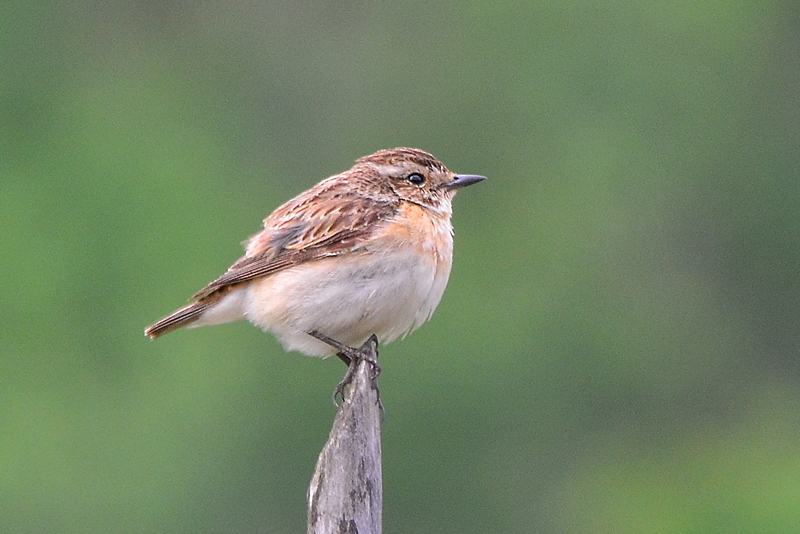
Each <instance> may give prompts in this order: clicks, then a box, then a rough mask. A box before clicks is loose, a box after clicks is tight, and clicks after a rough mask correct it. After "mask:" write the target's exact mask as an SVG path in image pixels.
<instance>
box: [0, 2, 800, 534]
mask: <svg viewBox="0 0 800 534" xmlns="http://www.w3.org/2000/svg"><path fill="white" fill-rule="evenodd" d="M0 27H2V31H0V65H1V66H2V75H1V76H0V224H1V225H2V228H3V232H2V234H1V235H2V237H0V245H2V251H3V253H2V255H0V266H1V267H2V271H3V273H4V274H3V277H2V282H0V283H1V284H2V288H1V289H2V293H3V296H4V297H3V306H2V307H1V308H0V319H1V320H2V322H3V325H4V328H3V334H2V336H0V425H2V431H1V432H0V465H1V466H2V468H1V469H2V471H1V472H0V530H1V531H3V532H20V533H22V532H31V533H33V532H36V533H38V532H60V533H73V532H74V533H91V532H120V533H125V532H193V533H194V532H208V533H211V532H301V531H303V529H304V528H305V527H304V525H305V490H306V486H307V484H308V480H309V478H310V475H311V472H312V469H313V465H314V461H315V459H316V456H317V454H318V452H319V450H320V448H321V446H322V444H323V443H324V441H325V439H326V437H327V432H328V429H329V425H330V423H331V421H332V417H333V409H332V407H331V406H330V403H329V397H330V392H331V390H332V388H333V386H334V385H335V384H336V382H337V381H338V380H339V379H340V378H341V375H342V372H343V368H342V366H341V365H340V364H339V363H338V362H337V361H330V360H329V361H319V360H316V359H310V358H304V357H300V356H297V355H294V354H290V355H286V354H285V353H284V352H283V351H282V350H281V348H280V346H279V345H278V344H277V343H276V342H275V341H274V339H272V338H271V337H270V336H267V335H264V334H262V333H261V332H260V331H258V330H257V329H255V328H253V327H251V326H249V325H247V324H245V323H239V324H234V325H226V326H220V327H213V328H206V329H200V330H194V331H191V332H189V331H184V332H178V333H175V334H171V335H170V336H168V337H166V338H164V339H163V340H159V341H158V342H156V343H150V342H148V341H147V340H145V339H144V338H143V337H142V328H143V327H144V326H145V325H147V324H149V323H150V322H152V320H154V319H156V318H158V317H159V316H161V315H162V314H164V313H166V312H169V311H170V310H172V309H173V308H175V307H176V306H178V305H180V304H181V303H182V302H184V300H185V298H186V297H187V296H188V295H191V294H192V293H193V292H194V291H195V290H197V289H198V288H199V287H201V286H202V285H203V284H205V283H206V282H207V281H209V280H210V279H212V278H213V277H215V276H216V275H217V274H219V273H220V272H222V271H223V270H224V269H225V268H226V267H227V266H228V265H229V264H230V263H231V262H232V261H233V260H235V259H236V258H237V257H238V255H239V253H240V252H241V250H240V248H239V245H238V242H239V241H241V240H242V239H245V238H246V237H247V236H248V235H249V234H251V233H253V232H255V231H256V230H257V229H258V228H259V224H260V220H261V219H262V218H263V217H264V216H266V215H267V214H268V213H269V212H270V211H271V210H272V209H273V208H274V207H276V206H277V205H279V204H280V203H281V202H283V201H284V200H286V199H288V198H290V197H291V196H293V195H295V194H297V193H299V192H300V191H302V190H304V189H306V188H307V187H309V186H311V185H312V184H314V183H315V182H316V181H318V180H319V179H321V178H323V177H325V176H328V175H330V174H334V173H336V172H339V171H341V170H344V169H346V168H347V167H349V165H350V164H351V162H352V161H353V160H354V159H356V158H357V157H360V156H362V155H365V154H368V153H371V152H373V151H375V150H377V149H380V148H388V147H393V146H403V145H406V146H416V147H419V148H422V149H425V150H428V151H430V152H432V153H433V154H435V155H436V156H438V157H439V158H440V159H442V160H443V161H444V162H445V163H446V164H447V165H448V166H450V168H452V169H454V170H456V171H458V172H467V173H479V174H485V175H487V176H489V177H490V180H489V181H487V182H485V183H483V184H481V185H479V186H476V187H475V188H474V189H472V188H470V189H469V190H467V191H464V192H462V193H461V194H459V196H458V198H457V199H456V203H455V204H456V205H455V212H456V213H455V217H454V219H455V221H454V223H455V227H456V261H455V266H454V269H453V274H452V277H451V281H450V287H449V288H448V291H447V293H446V294H445V297H444V299H443V302H442V304H441V306H440V308H439V310H438V311H437V313H436V315H435V316H434V318H433V320H432V321H431V322H430V323H429V324H427V325H426V326H425V327H423V328H422V329H421V330H420V331H419V332H417V333H415V334H414V335H413V336H411V337H410V338H409V339H407V340H405V341H402V342H398V343H396V344H393V345H391V346H388V347H385V348H384V349H383V350H382V364H383V368H384V374H383V375H382V391H383V399H384V403H385V404H386V407H387V412H388V415H387V419H386V422H385V424H384V444H383V445H384V462H385V465H384V478H385V480H384V484H385V517H384V523H385V525H386V530H387V531H390V532H409V533H416V532H437V533H447V532H454V533H455V532H457V533H467V532H476V533H477V532H480V533H484V532H520V533H527V532H552V533H561V532H569V533H582V532H586V533H606V532H607V533H615V534H618V533H628V532H630V533H651V532H652V533H682V534H685V533H714V532H719V533H728V532H753V533H760V534H763V533H772V532H774V533H784V532H794V531H798V530H800V386H799V385H798V379H799V378H800V358H798V356H800V354H799V349H800V336H798V332H800V325H799V324H798V323H800V313H798V303H799V302H800V273H799V272H798V265H799V264H800V216H799V215H798V214H800V181H799V179H800V100H798V96H797V87H798V86H800V39H798V37H799V36H800V8H798V5H797V3H796V2H788V1H783V2H781V1H766V2H756V1H745V0H741V1H739V0H736V1H733V2H719V1H701V2H679V1H673V2H644V3H639V4H636V3H630V2H624V3H623V2H606V3H602V4H597V3H591V2H569V1H567V2H564V1H558V2H556V1H549V2H545V1H540V2H500V3H498V2H494V3H492V2H458V3H456V2H440V3H428V2H418V1H412V2H406V3H399V4H397V3H395V4H391V3H385V4H375V3H369V2H261V3H258V2H243V1H240V0H232V1H229V2H225V3H215V2H202V1H201V2H180V1H170V0H168V1H161V2H152V1H144V0H139V1H133V2H109V1H104V0H98V1H81V0H78V1H74V2H66V3H64V2H47V1H44V2H29V3H23V2H13V1H12V2H6V3H4V4H3V5H2V6H0Z"/></svg>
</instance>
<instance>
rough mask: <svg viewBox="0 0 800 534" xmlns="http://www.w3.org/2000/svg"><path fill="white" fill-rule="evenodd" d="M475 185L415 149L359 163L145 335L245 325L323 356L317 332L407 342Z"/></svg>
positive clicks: (447, 258)
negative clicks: (461, 193)
mask: <svg viewBox="0 0 800 534" xmlns="http://www.w3.org/2000/svg"><path fill="white" fill-rule="evenodd" d="M484 179H485V178H484V177H483V176H476V175H468V174H466V175H465V174H453V173H452V172H450V171H449V170H448V169H447V168H446V167H445V166H444V165H443V164H442V163H441V162H440V161H439V160H437V159H436V158H434V157H433V156H432V155H430V154H428V153H427V152H423V151H422V150H417V149H414V148H395V149H390V150H381V151H378V152H376V153H374V154H372V155H370V156H366V157H363V158H361V159H359V160H357V161H356V163H355V165H354V166H353V167H352V168H351V169H349V170H348V171H345V172H343V173H341V174H337V175H335V176H332V177H330V178H328V179H326V180H323V181H322V182H320V183H318V184H317V185H315V186H314V187H312V188H311V189H309V190H308V191H305V192H304V193H301V194H300V195H298V196H297V197H295V198H293V199H292V200H290V201H289V202H287V203H286V204H284V205H283V206H281V207H279V208H278V209H276V210H275V211H274V212H273V213H272V214H271V215H270V216H269V217H267V218H266V219H265V220H264V229H263V230H262V231H261V232H259V233H257V234H255V235H254V236H253V237H251V238H250V240H249V242H248V244H247V250H246V253H245V255H244V257H242V258H241V259H239V260H238V261H237V262H236V263H234V264H233V265H231V267H230V268H229V269H228V270H227V272H225V274H223V275H222V276H220V277H219V278H217V279H216V280H214V281H213V282H211V283H210V284H208V285H207V286H206V287H204V288H203V289H201V290H200V291H198V292H197V293H195V295H194V296H193V297H192V300H194V302H192V303H191V304H189V305H187V306H184V307H183V308H181V309H179V310H177V311H175V312H174V313H172V314H171V315H169V316H167V317H165V318H163V319H161V320H160V321H158V322H157V323H155V324H153V325H151V326H149V327H147V328H146V329H145V331H144V333H145V335H147V336H150V337H151V338H156V337H158V336H160V335H162V334H166V333H167V332H170V331H172V330H175V329H176V328H180V327H182V326H188V327H190V328H193V327H196V326H205V325H210V324H219V323H226V322H230V321H235V320H237V319H247V320H248V321H250V322H251V323H253V324H254V325H256V326H259V327H261V328H262V329H263V330H266V331H268V332H271V333H273V334H274V335H275V336H276V337H277V338H278V340H279V341H280V342H281V343H282V344H283V346H284V348H285V349H286V350H289V351H292V350H296V351H299V352H302V353H305V354H308V355H310V356H322V357H327V356H331V355H333V354H335V353H336V352H337V349H335V348H333V347H332V346H330V345H329V344H327V343H326V342H323V341H320V335H319V334H321V335H322V337H328V338H331V339H333V340H336V341H338V342H340V343H342V344H345V345H348V346H359V345H361V344H362V343H363V342H365V341H366V340H367V338H369V337H370V335H371V334H375V335H377V337H378V338H379V339H380V341H381V342H383V343H389V342H391V341H393V340H395V339H397V338H398V337H400V336H405V335H406V334H408V333H409V332H412V331H413V330H416V329H417V328H419V326H421V325H422V323H424V322H425V321H427V320H428V319H429V318H430V316H431V314H432V313H433V311H434V309H436V306H437V305H438V304H439V300H440V299H441V297H442V293H443V292H444V288H445V286H446V285H447V279H448V277H449V276H450V266H451V264H452V257H453V229H452V226H451V224H450V216H451V214H452V206H451V201H452V199H453V196H454V195H455V193H456V191H457V190H458V189H459V188H461V187H465V186H467V185H470V184H474V183H476V182H479V181H481V180H484ZM310 333H314V334H310Z"/></svg>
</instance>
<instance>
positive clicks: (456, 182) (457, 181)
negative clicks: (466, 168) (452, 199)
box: [442, 174, 486, 189]
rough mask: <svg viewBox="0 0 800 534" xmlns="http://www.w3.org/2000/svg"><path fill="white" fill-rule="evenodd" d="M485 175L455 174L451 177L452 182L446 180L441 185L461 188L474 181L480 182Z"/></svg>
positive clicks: (445, 187) (448, 187) (446, 187)
mask: <svg viewBox="0 0 800 534" xmlns="http://www.w3.org/2000/svg"><path fill="white" fill-rule="evenodd" d="M485 179H486V177H485V176H479V175H477V174H456V175H455V176H454V177H453V181H452V182H448V183H446V184H444V185H443V186H442V188H443V189H461V188H462V187H467V186H468V185H472V184H475V183H478V182H480V181H481V180H485Z"/></svg>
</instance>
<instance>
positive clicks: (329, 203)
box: [192, 179, 398, 300]
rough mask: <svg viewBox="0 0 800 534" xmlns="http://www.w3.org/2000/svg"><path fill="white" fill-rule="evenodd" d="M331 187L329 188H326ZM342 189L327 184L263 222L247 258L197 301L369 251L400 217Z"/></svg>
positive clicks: (387, 206) (393, 206)
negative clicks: (384, 227) (375, 237)
mask: <svg viewBox="0 0 800 534" xmlns="http://www.w3.org/2000/svg"><path fill="white" fill-rule="evenodd" d="M326 182H328V183H329V184H330V187H323V186H325V185H326ZM341 189H342V188H341V182H332V183H331V182H330V179H329V180H325V181H323V182H321V183H320V184H318V185H317V186H316V187H314V188H312V189H310V190H308V191H307V192H306V193H304V194H302V195H300V196H299V197H297V198H295V199H293V200H291V201H289V202H288V203H286V204H284V205H283V206H281V207H280V208H278V209H277V210H275V211H274V212H273V213H272V215H270V216H269V217H267V218H266V219H265V220H264V230H263V231H262V232H259V233H258V234H256V235H254V236H253V237H252V238H251V239H250V240H249V242H248V245H247V252H246V254H245V255H244V256H243V257H242V258H241V259H239V260H238V261H237V262H236V263H234V264H233V265H231V267H230V268H229V269H228V270H227V271H226V272H225V273H224V274H223V275H222V276H220V277H219V278H217V279H216V280H214V281H213V282H211V283H210V284H208V285H207V286H205V287H204V288H203V289H201V290H200V291H198V292H197V293H195V294H194V295H193V296H192V299H193V300H197V299H204V298H206V297H208V296H209V295H211V294H212V293H214V292H216V291H218V290H220V289H221V288H224V287H228V286H232V285H235V284H240V283H242V282H247V281H249V280H253V279H255V278H258V277H261V276H267V275H269V274H272V273H275V272H277V271H280V270H282V269H287V268H289V267H292V266H294V265H298V264H301V263H305V262H309V261H314V260H318V259H322V258H326V257H330V256H337V255H340V254H344V253H346V252H350V251H353V250H356V249H358V248H360V247H364V246H365V243H366V242H367V241H368V239H369V236H370V235H371V234H372V233H373V232H374V231H375V230H376V229H377V228H379V227H380V226H381V224H382V223H383V222H385V221H388V220H389V219H391V218H392V217H393V216H394V215H395V214H396V213H397V210H398V204H397V203H395V202H391V201H386V200H376V199H372V198H369V197H364V196H362V195H359V194H356V193H355V192H352V191H350V192H348V191H346V190H345V191H342V190H341Z"/></svg>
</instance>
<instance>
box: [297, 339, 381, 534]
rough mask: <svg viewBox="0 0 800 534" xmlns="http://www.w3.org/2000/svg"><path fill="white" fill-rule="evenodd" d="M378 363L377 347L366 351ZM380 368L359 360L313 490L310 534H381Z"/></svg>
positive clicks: (370, 346)
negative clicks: (378, 369)
mask: <svg viewBox="0 0 800 534" xmlns="http://www.w3.org/2000/svg"><path fill="white" fill-rule="evenodd" d="M360 350H361V351H366V353H367V354H369V356H370V357H371V358H370V359H372V360H373V361H377V358H378V353H377V343H376V342H373V340H370V341H368V342H367V343H365V344H364V346H363V347H361V349H360ZM377 374H378V373H377V368H376V365H375V364H374V363H372V362H370V361H369V360H368V359H360V360H358V363H357V366H356V368H355V373H354V375H353V377H352V380H350V382H349V384H348V385H347V386H346V387H345V388H344V391H343V392H342V397H343V400H342V403H341V405H340V406H339V411H338V412H337V413H336V418H335V420H334V422H333V428H332V429H331V433H330V437H329V438H328V441H327V443H326V444H325V446H324V447H323V449H322V452H321V453H320V455H319V460H317V466H316V469H315V470H314V476H313V477H312V478H311V484H310V485H309V488H308V533H309V534H380V532H381V510H382V500H383V484H382V480H381V415H382V407H381V404H380V397H379V393H378V387H377Z"/></svg>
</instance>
